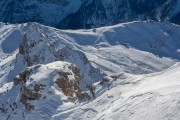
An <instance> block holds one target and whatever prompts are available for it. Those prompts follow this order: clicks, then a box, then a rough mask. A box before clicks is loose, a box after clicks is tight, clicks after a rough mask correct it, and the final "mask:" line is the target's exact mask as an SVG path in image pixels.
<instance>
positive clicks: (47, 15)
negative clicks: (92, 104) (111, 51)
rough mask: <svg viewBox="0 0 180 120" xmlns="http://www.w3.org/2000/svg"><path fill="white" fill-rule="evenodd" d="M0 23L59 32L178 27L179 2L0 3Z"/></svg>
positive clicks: (60, 0) (30, 0) (80, 0)
mask: <svg viewBox="0 0 180 120" xmlns="http://www.w3.org/2000/svg"><path fill="white" fill-rule="evenodd" d="M0 6H1V10H0V21H1V22H7V23H25V22H39V23H42V24H44V25H49V26H53V27H56V28H61V29H81V28H94V27H101V26H107V25H114V24H117V23H120V22H127V21H134V20H147V19H152V20H154V21H165V22H173V23H176V24H180V9H179V8H180V1H179V0H1V1H0Z"/></svg>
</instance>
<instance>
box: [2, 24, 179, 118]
mask: <svg viewBox="0 0 180 120" xmlns="http://www.w3.org/2000/svg"><path fill="white" fill-rule="evenodd" d="M179 51H180V26H179V25H175V24H171V23H157V22H146V21H144V22H137V21H134V22H128V23H122V24H117V25H114V26H108V27H101V28H96V29H85V30H84V29H81V30H59V29H56V28H52V27H49V26H44V25H41V24H38V23H24V24H4V23H0V83H1V84H0V119H12V120H19V119H25V120H30V119H34V118H36V119H38V120H41V119H42V120H46V119H47V120H49V119H52V120H56V119H57V120H61V119H62V120H64V119H70V120H71V119H78V120H79V119H95V120H96V119H113V120H116V119H150V118H153V116H154V119H156V120H157V119H176V120H178V118H179V115H178V114H179V113H178V97H179V94H178V86H179V81H178V78H179V63H178V60H180V52H179ZM171 103H172V104H171ZM157 105H158V106H157ZM147 106H149V107H147ZM151 106H152V107H151ZM140 108H141V110H140V111H139V109H140ZM165 108H166V109H168V110H167V111H166V112H164V113H163V114H161V115H160V113H161V112H162V111H163V110H164V109H165ZM154 109H155V110H157V112H154V111H153V110H154ZM173 113H174V114H173ZM169 114H170V115H172V116H169Z"/></svg>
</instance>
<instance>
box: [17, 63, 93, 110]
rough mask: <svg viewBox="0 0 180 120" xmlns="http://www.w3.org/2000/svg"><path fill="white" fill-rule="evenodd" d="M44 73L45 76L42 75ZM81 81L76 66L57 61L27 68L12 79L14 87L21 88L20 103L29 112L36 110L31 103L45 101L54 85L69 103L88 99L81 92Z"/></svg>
mask: <svg viewBox="0 0 180 120" xmlns="http://www.w3.org/2000/svg"><path fill="white" fill-rule="evenodd" d="M44 71H45V73H46V74H43V72H44ZM81 80H82V76H81V74H80V69H79V68H78V67H77V66H75V65H73V64H71V63H67V62H61V61H58V62H54V63H49V64H46V65H35V66H32V67H29V68H27V69H26V70H25V71H23V72H22V73H20V74H19V75H18V76H17V77H16V78H14V85H15V86H19V87H20V88H21V93H20V102H21V103H22V104H23V105H24V107H25V109H26V110H27V111H30V110H33V109H35V108H36V105H34V104H33V103H32V101H39V102H40V101H41V100H43V99H46V98H47V97H48V94H54V92H52V91H53V90H52V89H51V87H52V86H56V85H57V86H58V87H59V89H60V90H61V92H62V93H63V94H64V95H65V96H66V97H67V99H68V100H69V101H70V102H73V103H74V102H75V101H77V100H88V99H90V96H89V95H88V94H87V93H85V92H82V90H81V84H80V82H81ZM50 83H51V84H50ZM49 91H51V93H50V92H49Z"/></svg>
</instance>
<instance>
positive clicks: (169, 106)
mask: <svg viewBox="0 0 180 120" xmlns="http://www.w3.org/2000/svg"><path fill="white" fill-rule="evenodd" d="M179 71H180V64H179V63H177V64H176V65H174V66H172V67H171V68H169V69H167V70H164V71H162V72H159V73H155V74H148V75H138V76H132V75H128V74H124V75H122V76H121V77H120V78H119V79H117V80H116V81H113V82H109V83H104V84H103V85H97V87H96V92H97V94H98V95H99V96H98V97H97V98H96V99H95V100H93V101H92V102H90V103H87V104H83V105H76V107H75V108H72V109H70V110H64V112H60V113H59V114H57V115H55V116H54V117H53V119H55V120H58V119H59V118H63V119H67V120H73V119H78V120H81V119H90V120H144V119H147V120H169V119H171V120H179V119H180V113H179V107H180V106H179V97H180V94H179V92H180V89H179V85H180V81H179V77H180V73H179ZM107 86H109V87H107ZM104 88H106V91H105V92H103V93H102V90H104Z"/></svg>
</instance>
